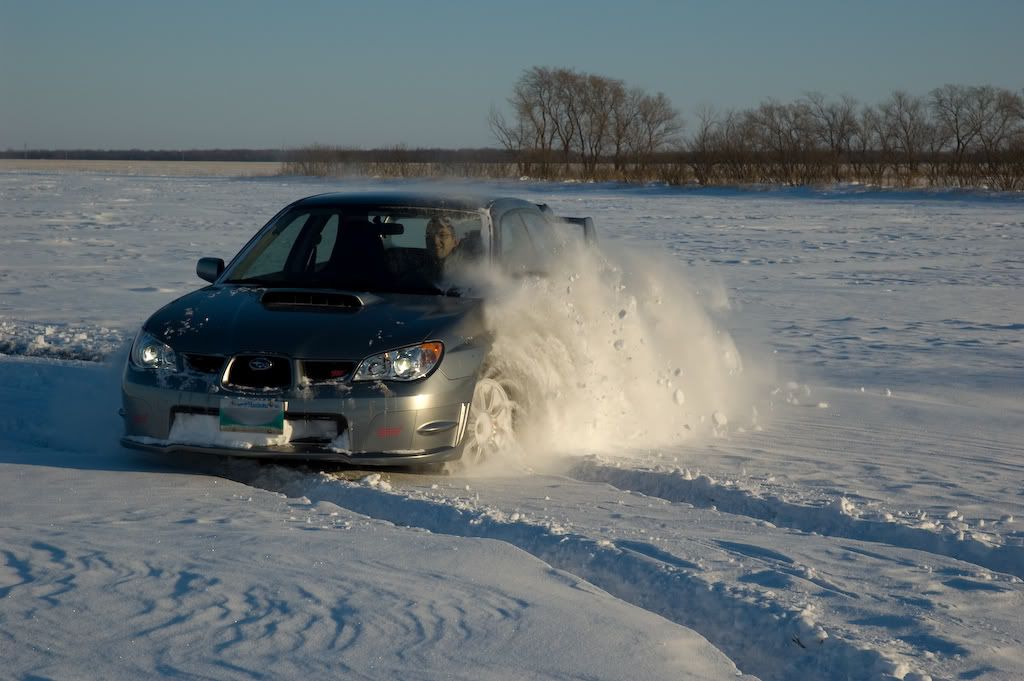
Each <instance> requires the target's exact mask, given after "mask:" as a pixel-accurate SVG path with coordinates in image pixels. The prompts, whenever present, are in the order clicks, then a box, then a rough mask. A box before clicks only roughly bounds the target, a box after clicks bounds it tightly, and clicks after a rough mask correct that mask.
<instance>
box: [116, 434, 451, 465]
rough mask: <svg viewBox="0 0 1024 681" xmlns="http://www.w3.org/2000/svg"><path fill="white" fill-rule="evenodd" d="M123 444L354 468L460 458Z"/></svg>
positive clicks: (302, 447)
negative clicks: (345, 464) (339, 464)
mask: <svg viewBox="0 0 1024 681" xmlns="http://www.w3.org/2000/svg"><path fill="white" fill-rule="evenodd" d="M121 444H122V445H123V446H125V447H129V448H131V449H139V450H142V451H147V452H156V453H159V454H212V455H217V456H235V457H242V458H249V459H276V460H289V459H290V460H294V461H331V462H335V463H347V464H351V465H354V466H375V467H376V466H418V465H423V464H433V463H443V462H445V461H454V460H456V459H458V458H459V456H460V455H461V452H460V450H459V448H458V447H442V448H440V449H436V450H431V451H402V452H342V451H333V450H328V449H324V448H323V447H318V446H315V445H308V444H297V445H276V446H268V447H256V448H252V449H243V448H236V447H207V446H200V445H191V444H174V443H166V444H164V443H161V442H159V441H151V440H146V439H144V438H136V437H130V436H125V437H122V438H121Z"/></svg>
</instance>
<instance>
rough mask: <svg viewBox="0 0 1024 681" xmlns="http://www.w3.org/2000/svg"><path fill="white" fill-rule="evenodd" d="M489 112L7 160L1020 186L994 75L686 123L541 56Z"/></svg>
mask: <svg viewBox="0 0 1024 681" xmlns="http://www.w3.org/2000/svg"><path fill="white" fill-rule="evenodd" d="M487 122H488V125H489V127H490V130H491V132H492V134H493V136H494V139H495V141H496V142H497V143H498V145H499V147H500V148H482V149H437V148H409V147H407V146H406V145H404V144H398V145H394V146H391V147H386V148H379V149H357V148H350V147H341V146H331V145H326V144H314V145H310V146H306V147H301V148H295V149H205V150H204V149H198V150H197V149H193V150H187V151H180V150H179V151H173V150H139V149H132V150H128V151H111V150H75V151H59V150H57V151H47V150H27V149H26V150H14V149H8V150H7V151H0V158H23V157H25V158H53V159H99V160H106V159H109V160H115V159H122V160H161V161H171V160H183V161H274V162H279V163H280V164H281V172H282V174H287V175H314V176H342V175H362V176H380V177H424V176H425V177H470V178H507V177H524V176H525V177H531V178H539V179H561V180H569V179H571V180H582V181H589V180H597V181H609V180H610V181H625V182H650V181H657V182H665V183H668V184H698V185H734V184H785V185H808V184H823V183H837V182H840V183H841V182H859V183H863V184H871V185H876V186H903V187H911V186H936V187H985V188H989V189H994V190H1001V191H1010V190H1024V92H1022V91H1013V90H1009V89H1007V88H1001V87H995V86H991V85H981V86H970V85H954V84H949V85H943V86H942V87H938V88H935V89H934V90H932V91H931V92H929V93H928V94H927V95H915V94H911V93H909V92H906V91H903V90H897V91H894V92H893V93H891V94H890V95H889V96H888V97H887V98H886V99H885V100H883V101H881V102H878V103H874V104H870V103H861V102H858V101H857V100H856V99H854V98H853V97H850V96H846V95H844V96H840V97H838V98H828V97H826V96H825V95H822V94H820V93H816V92H812V93H808V94H806V95H804V96H802V97H800V98H798V99H796V100H795V101H791V102H782V101H778V100H775V99H768V100H765V101H763V102H761V103H760V104H759V105H758V106H756V107H752V108H747V109H725V110H716V109H714V108H712V107H709V106H705V107H702V108H700V109H698V110H697V112H696V115H695V117H694V120H693V121H692V122H690V123H689V124H688V125H687V124H686V121H684V119H683V116H682V115H681V114H680V113H679V111H678V110H677V109H676V108H675V107H674V106H673V104H672V102H671V101H670V100H669V98H668V97H666V96H665V95H664V94H663V93H661V92H658V93H653V94H652V93H649V92H647V91H645V90H643V89H642V88H639V87H633V86H629V85H628V84H627V83H625V82H624V81H622V80H618V79H615V78H608V77H606V76H601V75H596V74H592V73H585V72H580V71H576V70H572V69H566V68H550V67H542V66H534V67H532V68H529V69H526V70H525V71H524V72H523V73H522V74H521V76H520V77H519V79H518V80H517V81H516V82H515V83H514V84H513V87H512V92H511V94H510V95H509V97H508V99H507V107H506V108H504V109H499V108H498V107H492V108H491V110H490V113H489V115H488V118H487Z"/></svg>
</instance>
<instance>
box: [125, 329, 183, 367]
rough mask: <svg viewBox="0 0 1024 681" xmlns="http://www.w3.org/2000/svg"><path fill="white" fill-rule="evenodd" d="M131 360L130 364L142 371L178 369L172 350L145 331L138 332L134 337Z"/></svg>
mask: <svg viewBox="0 0 1024 681" xmlns="http://www.w3.org/2000/svg"><path fill="white" fill-rule="evenodd" d="M131 359H132V364H134V365H135V366H137V367H141V368H143V369H170V370H172V371H173V370H175V369H177V368H178V360H177V358H176V357H175V356H174V350H171V348H170V346H168V345H167V344H166V343H164V342H162V341H159V340H157V339H156V338H155V337H153V336H152V335H150V334H148V333H146V332H145V331H139V333H138V335H136V336H135V342H134V343H133V344H132V354H131Z"/></svg>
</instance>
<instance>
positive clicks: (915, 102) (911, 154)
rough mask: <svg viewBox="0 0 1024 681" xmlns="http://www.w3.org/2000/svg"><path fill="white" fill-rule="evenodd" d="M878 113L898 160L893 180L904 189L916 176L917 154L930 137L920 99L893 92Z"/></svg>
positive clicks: (925, 109) (929, 127)
mask: <svg viewBox="0 0 1024 681" xmlns="http://www.w3.org/2000/svg"><path fill="white" fill-rule="evenodd" d="M881 113H882V119H883V122H884V125H885V126H886V128H887V130H888V135H889V138H890V139H891V140H892V143H893V150H894V151H895V152H896V155H897V158H898V160H899V164H898V165H897V167H896V174H897V177H898V178H899V179H900V181H901V183H902V184H904V185H908V184H910V183H911V182H913V179H914V178H915V177H916V176H917V173H918V165H919V163H920V162H921V152H922V151H923V150H924V149H925V147H926V145H927V143H928V138H929V136H930V135H931V134H933V129H932V126H931V124H930V122H929V120H928V109H927V107H926V106H925V101H924V98H922V97H916V96H914V95H911V94H908V93H907V92H905V91H903V90H896V91H894V92H893V93H892V95H890V96H889V99H887V100H886V101H885V102H883V103H882V107H881Z"/></svg>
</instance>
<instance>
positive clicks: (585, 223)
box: [558, 215, 597, 244]
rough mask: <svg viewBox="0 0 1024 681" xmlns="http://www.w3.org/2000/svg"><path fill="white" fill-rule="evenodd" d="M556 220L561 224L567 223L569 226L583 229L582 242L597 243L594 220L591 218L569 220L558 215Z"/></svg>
mask: <svg viewBox="0 0 1024 681" xmlns="http://www.w3.org/2000/svg"><path fill="white" fill-rule="evenodd" d="M558 219H559V220H561V221H562V222H568V223H569V224H570V225H579V226H580V227H582V228H583V238H584V240H585V241H586V242H587V243H588V244H595V243H597V232H595V231H594V220H593V219H592V218H569V217H565V216H562V215H559V216H558Z"/></svg>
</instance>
